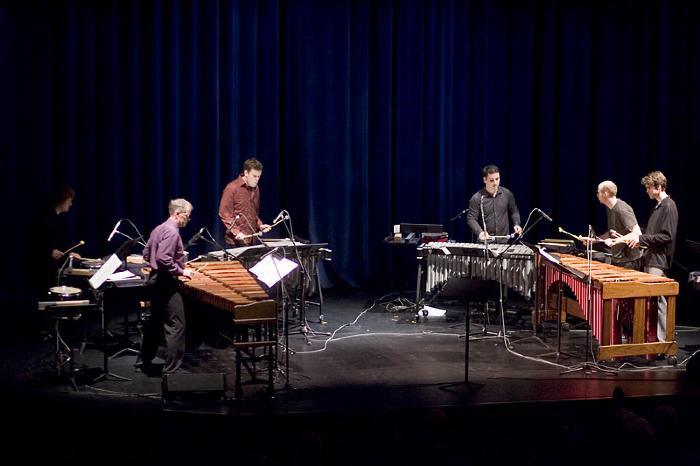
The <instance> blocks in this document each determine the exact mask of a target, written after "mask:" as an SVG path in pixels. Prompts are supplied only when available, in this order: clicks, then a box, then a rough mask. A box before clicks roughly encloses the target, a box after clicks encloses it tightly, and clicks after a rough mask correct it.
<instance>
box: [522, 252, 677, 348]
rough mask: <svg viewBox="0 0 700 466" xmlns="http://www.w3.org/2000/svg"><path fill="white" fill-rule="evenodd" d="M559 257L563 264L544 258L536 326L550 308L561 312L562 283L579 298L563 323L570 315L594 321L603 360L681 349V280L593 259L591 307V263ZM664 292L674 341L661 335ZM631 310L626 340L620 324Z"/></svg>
mask: <svg viewBox="0 0 700 466" xmlns="http://www.w3.org/2000/svg"><path fill="white" fill-rule="evenodd" d="M559 260H560V263H561V265H562V266H563V267H558V266H555V265H553V264H552V263H550V262H549V261H546V260H543V259H540V258H538V286H537V297H536V300H535V312H534V314H533V324H534V325H535V326H538V325H539V324H540V323H541V322H542V320H544V319H545V318H547V312H548V311H551V310H552V309H555V313H554V315H555V316H556V311H558V309H557V304H561V303H562V301H564V300H566V299H565V298H561V294H560V293H558V291H557V290H558V289H559V285H560V284H561V286H562V288H563V289H564V288H568V290H567V292H568V293H570V294H573V295H574V296H575V300H573V299H568V300H566V301H568V303H567V306H566V309H561V311H562V315H561V317H562V321H563V319H564V318H565V317H566V313H569V314H574V315H579V316H580V317H583V318H585V319H586V320H587V321H588V323H589V325H590V327H591V333H592V334H593V336H594V337H595V338H596V340H597V341H598V344H599V346H598V350H597V353H598V359H601V360H604V359H611V358H614V357H620V356H633V355H647V354H666V355H675V354H676V353H677V350H678V346H677V343H676V341H674V340H673V338H674V333H675V320H676V295H678V282H676V281H674V280H672V279H670V278H666V277H659V276H656V275H650V274H647V273H644V272H638V271H636V270H630V269H625V268H622V267H618V266H615V265H610V264H604V263H601V262H596V261H593V262H591V266H590V275H591V284H592V290H591V298H592V299H590V302H591V305H590V309H589V305H588V303H589V294H588V293H589V288H588V274H589V265H588V261H587V260H586V259H585V258H581V257H576V256H571V255H568V254H559ZM659 296H665V297H666V299H667V301H668V310H667V315H666V335H667V339H668V341H665V342H659V341H657V338H656V319H655V316H656V303H657V299H656V298H657V297H659ZM572 301H573V302H572ZM626 309H627V310H628V311H629V315H630V317H631V336H630V337H629V338H626V339H625V338H624V337H623V335H622V330H621V325H620V324H621V319H622V318H623V317H624V314H625V312H626V311H625V310H626Z"/></svg>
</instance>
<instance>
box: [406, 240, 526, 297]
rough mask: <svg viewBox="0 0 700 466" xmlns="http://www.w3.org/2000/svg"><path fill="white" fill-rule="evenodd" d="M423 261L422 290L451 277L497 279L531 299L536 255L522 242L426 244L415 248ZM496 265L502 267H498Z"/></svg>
mask: <svg viewBox="0 0 700 466" xmlns="http://www.w3.org/2000/svg"><path fill="white" fill-rule="evenodd" d="M418 258H419V259H424V260H425V266H426V280H425V291H426V292H431V291H433V290H434V289H435V288H436V287H438V286H440V285H442V284H444V283H445V282H446V281H447V280H448V279H450V278H452V277H466V278H477V279H482V280H495V281H499V277H500V276H501V272H502V277H503V284H504V285H506V286H507V287H508V288H510V289H513V290H515V291H517V292H519V293H520V294H521V295H523V296H524V297H525V298H528V299H529V298H530V297H531V295H532V289H533V286H534V284H535V254H534V253H533V252H532V250H531V249H530V248H528V247H527V246H524V245H522V244H514V245H512V246H510V247H508V245H507V244H491V245H489V246H488V250H486V249H485V247H484V245H483V244H478V243H440V242H434V243H427V244H424V245H423V246H421V247H419V248H418ZM499 267H500V268H502V270H499Z"/></svg>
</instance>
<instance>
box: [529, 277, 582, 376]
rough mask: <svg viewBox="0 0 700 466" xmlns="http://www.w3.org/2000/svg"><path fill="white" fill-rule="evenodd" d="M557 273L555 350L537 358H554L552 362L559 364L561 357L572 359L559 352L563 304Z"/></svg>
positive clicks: (562, 293) (560, 282) (560, 284)
mask: <svg viewBox="0 0 700 466" xmlns="http://www.w3.org/2000/svg"><path fill="white" fill-rule="evenodd" d="M557 272H558V273H559V280H557V282H558V286H557V349H556V350H555V351H550V352H549V353H542V354H538V355H537V357H538V358H544V357H547V356H554V360H555V361H556V362H559V358H560V357H561V356H567V357H573V354H570V353H565V352H563V351H562V350H561V327H562V324H563V322H562V318H561V312H562V308H563V305H562V304H563V302H564V289H563V286H562V279H561V275H562V272H561V270H559V269H557Z"/></svg>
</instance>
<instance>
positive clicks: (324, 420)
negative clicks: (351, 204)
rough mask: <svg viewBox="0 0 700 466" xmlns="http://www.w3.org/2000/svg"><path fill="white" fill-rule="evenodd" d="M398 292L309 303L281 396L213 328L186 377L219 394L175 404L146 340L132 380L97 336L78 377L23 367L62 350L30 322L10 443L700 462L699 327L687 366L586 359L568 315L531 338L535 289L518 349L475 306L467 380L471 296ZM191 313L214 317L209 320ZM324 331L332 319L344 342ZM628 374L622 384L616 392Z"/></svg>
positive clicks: (155, 454) (335, 457)
mask: <svg viewBox="0 0 700 466" xmlns="http://www.w3.org/2000/svg"><path fill="white" fill-rule="evenodd" d="M393 298H396V295H391V296H389V297H386V298H384V299H377V300H376V301H375V300H374V298H371V297H369V296H368V295H367V294H365V293H361V292H350V293H326V299H325V303H324V315H325V323H323V324H321V323H318V310H317V308H315V307H313V306H312V307H310V308H309V310H308V312H307V320H308V322H309V326H310V328H311V330H312V331H314V332H319V333H317V334H314V333H309V334H307V336H306V338H305V337H304V335H301V334H298V333H295V334H292V335H290V338H289V346H290V350H291V351H290V354H289V359H290V362H289V384H288V385H287V383H286V378H285V375H284V371H283V369H284V356H285V354H284V352H283V350H280V354H279V358H280V361H281V364H280V369H282V370H281V371H276V380H275V392H274V396H273V397H272V398H271V399H269V398H268V397H267V396H266V394H265V391H264V388H265V385H264V384H259V385H258V384H256V385H246V386H245V387H244V398H243V399H242V400H235V399H234V397H233V387H234V353H233V350H231V349H227V348H225V347H224V346H225V345H223V344H222V339H221V338H219V337H217V335H216V332H214V331H212V329H207V331H200V332H199V333H198V335H196V336H195V337H193V338H191V339H190V343H191V345H190V348H189V349H188V353H187V357H186V364H185V369H186V374H184V375H183V376H182V377H183V378H184V379H183V380H186V379H187V378H188V377H189V380H190V381H193V380H200V379H201V377H198V376H199V375H200V374H210V373H224V374H225V377H226V382H227V392H226V394H225V396H224V397H223V398H222V397H219V396H216V395H217V394H216V393H214V392H210V391H206V390H205V391H204V393H188V392H186V391H185V392H182V393H177V394H174V395H172V396H171V397H170V398H169V399H168V400H163V398H162V396H161V395H162V388H161V378H160V377H159V376H157V375H154V374H144V373H142V372H140V371H138V370H136V369H135V368H134V363H135V360H136V355H135V354H134V352H125V353H124V354H123V355H121V356H118V357H115V358H112V359H109V360H108V370H109V372H110V373H111V374H114V375H116V376H120V377H124V378H127V379H129V380H117V378H116V377H112V376H109V377H105V378H103V379H102V380H100V381H98V382H91V380H92V379H93V378H95V377H97V376H99V375H100V374H101V373H102V372H103V369H104V361H103V353H102V352H101V351H100V350H99V349H98V348H96V347H94V346H93V345H88V347H87V349H86V350H85V352H84V354H83V355H77V356H76V363H77V366H78V367H79V368H81V370H80V371H79V372H78V373H77V375H76V382H77V384H78V390H77V391H76V390H74V389H73V387H72V386H71V385H70V383H69V381H68V380H67V378H65V377H64V378H61V379H58V378H56V377H55V376H54V375H53V374H52V373H51V372H50V371H46V370H45V369H46V367H45V366H44V365H42V364H36V365H35V366H34V367H32V368H31V369H29V370H27V367H28V366H30V365H31V364H32V363H33V362H35V361H36V360H37V359H38V358H39V357H40V356H41V355H42V354H44V353H46V352H51V351H52V347H51V342H50V341H48V342H47V341H42V340H41V339H40V338H39V337H38V335H36V334H33V333H29V335H28V336H27V337H26V338H24V337H22V338H20V337H18V338H13V339H11V341H12V342H11V343H9V342H8V343H6V344H5V345H4V346H3V347H2V353H3V361H4V364H3V367H2V380H3V387H4V392H5V393H6V396H5V397H4V398H5V400H6V401H7V403H8V408H9V409H8V411H9V412H12V413H13V414H14V415H15V416H16V417H15V418H14V420H15V422H14V424H13V425H15V426H17V430H15V433H16V434H18V435H16V436H14V437H13V436H11V437H9V438H6V440H8V439H13V440H12V441H11V442H9V441H8V447H10V448H12V447H13V446H14V447H18V448H19V447H20V446H21V448H30V449H31V448H32V446H33V445H35V442H34V441H33V440H32V439H35V440H36V439H37V438H38V439H39V440H41V442H44V447H42V448H40V450H39V451H38V452H37V454H40V455H42V456H43V455H44V454H46V455H47V456H51V455H56V456H58V457H60V458H63V459H68V460H75V461H76V462H83V460H85V459H87V458H90V457H94V455H100V456H104V458H105V460H106V461H107V462H112V461H113V462H115V463H116V462H122V461H124V460H129V459H136V458H147V459H151V460H155V459H157V458H161V455H165V458H170V459H171V460H178V459H183V458H185V457H187V458H200V459H202V458H212V459H215V458H216V459H218V458H219V456H218V455H220V454H224V453H225V454H227V455H230V457H231V459H232V460H233V458H236V457H237V456H236V455H239V457H240V458H239V459H241V461H243V460H246V461H251V462H253V463H255V464H277V463H284V464H290V463H291V464H296V463H297V462H298V463H300V464H301V463H304V464H308V463H312V464H314V463H318V464H330V463H335V464H346V463H347V464H351V463H354V462H356V461H363V462H365V463H366V462H369V463H370V464H374V463H375V462H376V463H379V462H382V463H383V464H385V463H386V462H390V463H394V462H396V463H397V464H398V463H399V462H401V463H402V464H405V463H407V462H408V463H413V462H416V461H418V460H420V461H428V460H429V461H431V462H435V461H437V460H439V461H441V462H446V463H449V464H452V463H454V464H465V463H469V462H473V463H474V464H483V462H485V461H496V460H499V459H505V460H509V461H510V460H516V461H520V462H522V463H525V464H535V463H536V464H542V463H544V464H562V463H563V461H564V459H563V458H565V461H566V462H567V463H572V462H573V463H574V464H579V463H580V464H584V463H585V464H588V463H590V462H594V461H595V462H598V463H601V462H602V463H604V464H608V463H607V461H608V460H609V461H611V462H613V460H615V461H616V462H617V464H627V463H626V460H634V461H635V462H636V463H637V464H640V463H641V464H644V463H645V462H647V461H648V462H649V463H650V464H651V463H652V462H656V464H658V461H659V459H660V458H663V459H664V461H662V462H663V463H664V464H668V463H667V460H669V459H673V460H674V461H675V462H676V464H697V460H698V459H699V458H700V456H699V455H698V452H699V451H700V448H698V447H697V446H696V445H695V444H694V443H693V442H692V441H691V440H690V439H693V438H694V436H696V435H697V433H698V428H697V427H696V425H695V422H694V419H695V418H697V414H698V413H700V409H699V408H700V403H698V402H697V400H698V397H697V395H698V393H700V384H698V382H696V381H694V380H693V379H692V378H691V377H689V374H688V372H687V370H686V361H687V359H688V357H689V356H690V355H691V354H692V353H693V352H694V351H695V350H697V349H698V348H700V329H698V328H696V327H684V326H682V325H681V326H679V327H678V335H677V337H678V341H679V347H680V353H679V355H678V361H679V364H678V365H677V366H672V365H667V363H666V361H657V360H652V359H645V358H627V359H625V360H620V361H614V362H605V363H601V364H599V365H593V364H588V365H587V367H586V368H585V370H584V368H582V364H581V363H583V362H589V363H592V361H591V359H592V358H590V357H589V358H585V354H586V332H585V329H584V328H577V327H576V325H574V326H573V327H572V329H571V330H570V331H568V332H563V333H562V340H561V351H562V354H561V356H560V358H559V360H558V361H557V358H556V357H555V355H554V354H552V353H553V352H555V351H556V349H557V332H556V325H555V324H549V325H546V326H545V332H544V333H543V335H541V337H542V338H541V339H536V338H534V337H533V333H532V331H531V330H530V318H529V309H528V307H527V306H528V303H527V302H517V299H514V300H512V301H515V302H509V306H508V307H507V309H506V313H505V320H506V326H505V329H506V334H507V335H508V338H509V342H510V344H511V346H512V349H511V350H508V349H507V348H506V345H505V341H504V338H503V336H502V327H501V326H499V325H496V324H493V325H487V327H486V328H487V330H488V334H487V335H484V334H483V328H484V327H483V325H482V321H483V315H482V314H483V313H479V312H477V313H475V314H474V315H473V319H472V324H471V326H470V332H471V333H472V336H471V338H470V341H469V348H470V352H469V382H470V383H469V385H466V384H465V383H464V370H465V361H464V354H465V353H464V349H465V340H464V338H463V334H464V312H463V310H462V309H461V307H460V306H459V305H456V304H454V303H450V302H435V303H433V305H434V306H435V307H437V308H440V309H444V310H446V313H445V315H444V316H433V315H431V316H429V317H427V318H422V319H420V320H418V321H416V319H415V318H414V314H413V312H412V311H411V310H410V309H405V308H404V307H405V306H406V305H407V304H409V303H407V302H406V301H403V302H401V301H396V300H394V301H390V300H391V299H393ZM497 314H498V313H497V312H495V311H494V312H492V313H491V316H490V319H491V321H492V322H495V321H496V320H497V319H498V318H499V316H498V315H497ZM95 317H96V316H92V317H91V316H89V315H86V316H83V319H82V320H84V321H85V322H87V323H88V325H87V327H88V328H87V331H88V334H90V333H91V332H94V331H96V330H97V329H98V327H97V326H96V324H97V321H98V319H96V318H95ZM132 318H133V316H132ZM188 318H189V316H188ZM195 322H197V323H196V324H195ZM192 323H193V326H194V327H200V330H201V328H203V327H205V325H204V324H203V323H202V322H199V321H197V318H196V317H195V318H193V319H192ZM109 328H110V330H111V331H112V333H113V334H114V335H116V336H117V338H115V341H114V344H113V345H111V346H110V351H111V352H114V351H117V350H118V349H120V348H122V347H123V346H120V345H119V344H118V343H120V341H121V340H120V339H119V338H118V335H120V334H122V333H123V328H124V327H123V325H122V319H121V317H120V316H119V315H116V316H114V315H113V316H111V320H110V324H109ZM320 332H329V333H332V334H333V338H332V340H329V337H328V336H326V335H322V334H321V333H320ZM67 333H70V332H67ZM499 333H500V334H501V335H499ZM67 336H68V335H67ZM129 340H130V342H131V343H132V344H137V343H138V341H139V337H138V335H137V334H135V333H132V334H130V335H129ZM195 345H196V346H195ZM135 346H137V345H135ZM193 346H195V347H193ZM543 354H545V356H543V357H539V356H540V355H543ZM47 361H49V362H53V360H52V359H51V357H49V358H48V359H47ZM259 368H260V369H262V366H260V367H259ZM569 369H571V370H572V371H571V372H568V373H567V370H569ZM248 378H249V377H248V374H247V373H246V374H244V380H246V379H248ZM207 383H209V384H210V385H211V383H210V381H208V382H207ZM615 387H621V388H622V390H623V391H624V396H625V397H624V400H623V401H621V402H620V403H617V404H616V403H613V401H612V400H611V397H612V393H613V390H614V389H615ZM210 388H212V387H211V386H208V387H207V390H208V389H210ZM622 407H624V408H626V409H622ZM637 415H639V417H637ZM645 429H646V430H645ZM41 442H40V443H41ZM198 442H199V443H198ZM657 442H660V443H657ZM205 446H206V447H205ZM200 447H201V448H200ZM103 450H104V451H103ZM229 450H231V451H230V452H229ZM178 452H179V453H178ZM583 452H585V454H582V453H583ZM49 453H50V455H49ZM601 455H602V456H601ZM620 460H621V461H622V463H620V462H619V461H620ZM499 462H500V461H499Z"/></svg>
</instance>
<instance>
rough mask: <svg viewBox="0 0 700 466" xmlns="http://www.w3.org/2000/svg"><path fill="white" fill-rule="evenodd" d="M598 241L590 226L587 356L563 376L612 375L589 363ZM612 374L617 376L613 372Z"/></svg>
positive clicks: (591, 351) (587, 256)
mask: <svg viewBox="0 0 700 466" xmlns="http://www.w3.org/2000/svg"><path fill="white" fill-rule="evenodd" d="M595 239H596V235H595V232H594V231H593V227H592V226H591V225H588V241H587V242H586V262H587V265H588V278H587V280H586V282H587V286H588V293H586V300H587V307H588V312H586V345H585V355H584V360H583V362H582V363H579V364H577V365H575V366H573V367H572V368H570V369H568V370H566V371H563V372H562V374H569V373H572V372H578V371H583V372H584V374H588V373H591V372H593V371H598V372H603V373H605V374H611V372H609V371H606V370H604V369H602V368H600V367H599V366H598V365H597V364H596V363H595V361H594V362H589V361H588V354H589V353H591V354H593V335H592V332H591V316H592V314H593V242H594V240H595ZM612 374H614V375H617V374H615V373H614V372H612Z"/></svg>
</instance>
